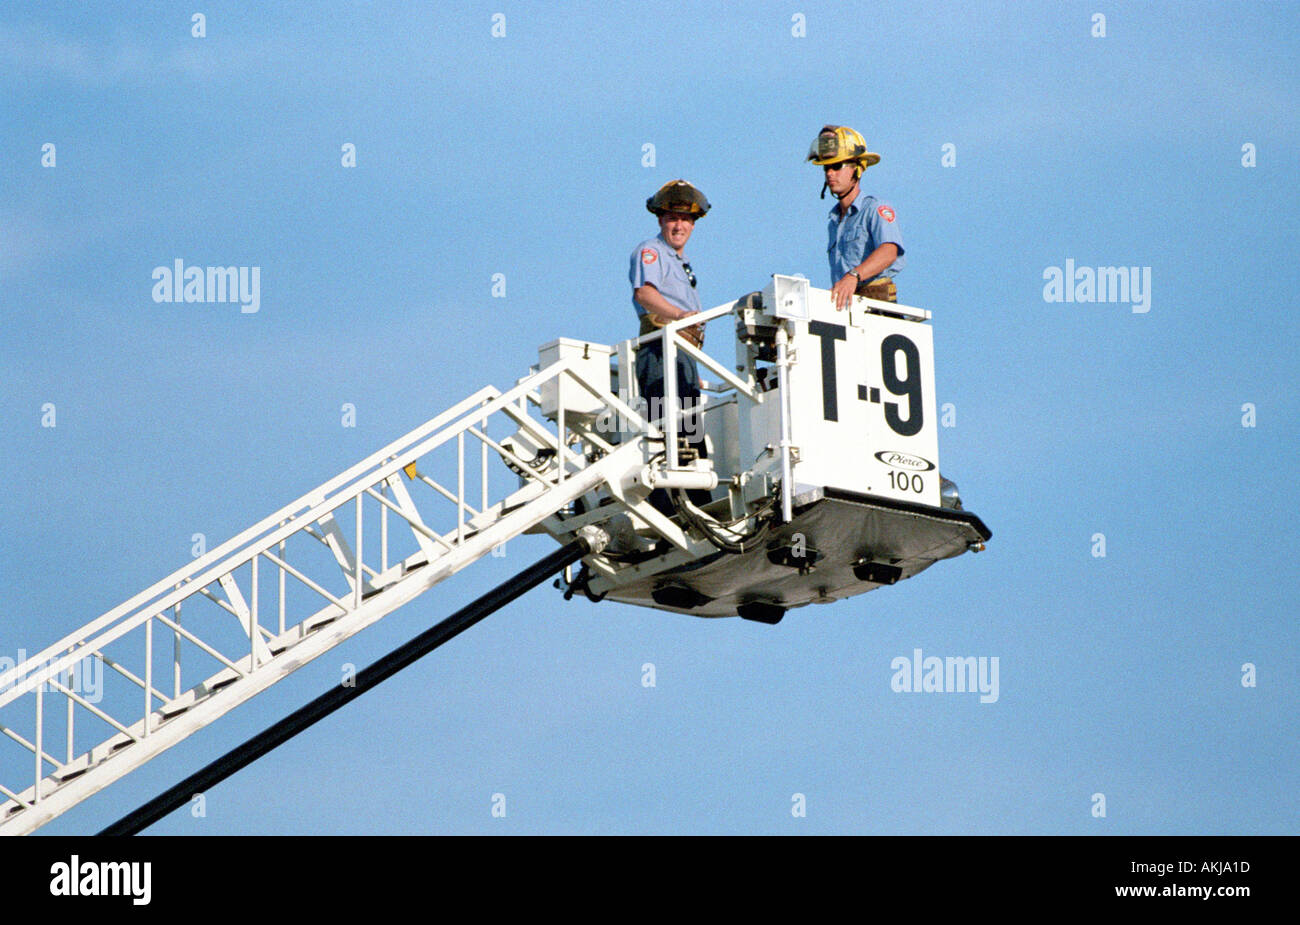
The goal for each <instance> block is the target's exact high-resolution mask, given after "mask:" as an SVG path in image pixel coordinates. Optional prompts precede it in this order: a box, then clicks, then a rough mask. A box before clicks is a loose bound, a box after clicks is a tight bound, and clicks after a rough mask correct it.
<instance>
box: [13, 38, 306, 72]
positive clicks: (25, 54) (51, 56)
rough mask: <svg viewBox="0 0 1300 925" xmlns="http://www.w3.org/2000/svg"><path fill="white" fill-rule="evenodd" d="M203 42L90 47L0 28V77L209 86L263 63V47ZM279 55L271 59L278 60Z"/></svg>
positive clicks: (134, 41) (112, 42)
mask: <svg viewBox="0 0 1300 925" xmlns="http://www.w3.org/2000/svg"><path fill="white" fill-rule="evenodd" d="M207 41H208V40H207V39H197V38H191V37H190V36H189V34H188V32H186V31H178V32H177V33H176V35H175V36H174V37H170V36H169V37H159V38H158V40H157V41H156V42H154V43H152V44H147V43H145V42H142V41H140V40H139V38H138V37H123V36H118V37H112V38H105V39H104V40H103V41H92V40H89V39H84V38H75V37H71V36H66V35H60V34H56V33H54V32H51V31H49V30H47V29H42V28H14V27H11V26H6V25H3V24H0V72H3V73H5V74H7V75H9V76H16V77H19V78H27V77H31V76H33V75H36V76H45V77H47V78H55V79H61V80H67V81H71V82H74V83H80V84H88V85H95V86H104V85H108V84H121V83H133V82H136V81H142V80H149V81H156V80H158V79H159V78H167V77H183V78H188V79H192V80H211V79H217V78H222V77H226V76H230V77H244V76H246V75H247V73H248V68H249V67H250V66H251V65H255V64H257V63H259V62H265V61H266V60H267V57H266V54H265V51H266V49H265V48H264V47H263V43H260V42H259V43H244V44H239V45H236V46H235V47H234V48H233V49H232V48H230V47H228V46H225V47H222V48H221V49H220V53H217V49H216V48H215V47H214V46H209V45H206V44H205V42H207ZM283 53H284V49H277V51H276V54H277V57H279V58H280V59H281V60H282V59H283Z"/></svg>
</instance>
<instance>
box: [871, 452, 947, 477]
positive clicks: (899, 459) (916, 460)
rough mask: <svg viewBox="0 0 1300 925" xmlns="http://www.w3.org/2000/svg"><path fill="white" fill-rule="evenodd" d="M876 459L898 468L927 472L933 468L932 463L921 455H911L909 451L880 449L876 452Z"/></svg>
mask: <svg viewBox="0 0 1300 925" xmlns="http://www.w3.org/2000/svg"><path fill="white" fill-rule="evenodd" d="M876 459H878V460H880V461H881V462H882V463H884V464H885V465H886V466H896V467H898V468H899V469H912V470H914V471H916V472H929V471H930V470H931V469H933V468H934V463H932V462H930V460H928V459H926V458H925V457H923V456H912V455H911V454H909V453H896V452H894V451H893V450H881V451H880V452H879V453H877V454H876Z"/></svg>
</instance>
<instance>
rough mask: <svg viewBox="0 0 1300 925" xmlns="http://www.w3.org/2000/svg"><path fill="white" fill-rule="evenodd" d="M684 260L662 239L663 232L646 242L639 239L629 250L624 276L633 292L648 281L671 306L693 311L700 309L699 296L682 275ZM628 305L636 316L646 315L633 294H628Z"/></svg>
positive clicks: (683, 272)
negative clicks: (629, 263)
mask: <svg viewBox="0 0 1300 925" xmlns="http://www.w3.org/2000/svg"><path fill="white" fill-rule="evenodd" d="M687 263H688V261H687V260H686V258H684V257H681V256H679V255H678V253H677V251H675V250H673V248H672V246H671V245H670V244H669V243H668V242H667V241H665V240H664V238H663V235H657V236H655V237H653V238H651V239H650V240H648V241H642V242H641V243H640V244H638V245H637V246H636V250H634V251H632V266H631V269H629V270H628V273H627V278H628V279H629V280H630V281H631V283H632V290H633V292H635V291H636V290H637V289H639V288H640V287H642V286H644V285H645V284H646V283H649V284H650V285H652V286H654V287H655V288H656V289H658V290H659V294H660V295H661V296H663V297H664V298H665V299H667V300H668V301H669V302H671V303H672V304H673V305H675V306H677V307H678V308H680V309H682V310H683V311H688V312H697V311H699V310H700V297H699V296H698V295H697V294H696V292H695V287H694V286H692V285H691V282H690V280H689V279H687V277H686V269H685V267H686V264H687ZM632 307H633V308H635V309H636V314H637V317H638V318H639V317H641V316H642V315H644V314H646V310H645V309H644V308H642V307H641V306H640V305H639V304H638V303H637V300H636V297H635V296H633V297H632Z"/></svg>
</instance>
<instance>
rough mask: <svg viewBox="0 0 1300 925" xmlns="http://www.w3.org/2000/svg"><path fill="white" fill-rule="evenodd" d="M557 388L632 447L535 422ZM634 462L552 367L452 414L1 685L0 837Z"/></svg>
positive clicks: (577, 381)
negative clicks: (544, 398)
mask: <svg viewBox="0 0 1300 925" xmlns="http://www.w3.org/2000/svg"><path fill="white" fill-rule="evenodd" d="M561 383H563V384H564V388H566V389H569V390H572V389H573V388H574V387H575V386H576V387H578V388H580V390H581V391H582V392H583V393H586V394H590V395H593V396H596V399H597V401H598V402H600V403H603V406H604V407H605V408H606V409H607V410H608V411H609V412H610V414H612V415H618V416H619V417H621V419H622V420H623V421H626V422H629V424H630V425H631V431H630V432H629V431H628V430H627V429H625V430H624V431H623V433H622V434H621V442H618V443H612V442H609V441H607V440H606V439H604V438H603V437H602V436H601V435H600V434H599V433H596V432H595V431H594V430H593V429H592V428H591V427H590V426H589V424H590V418H589V417H588V418H582V417H579V416H570V417H573V418H576V419H575V420H569V419H566V415H565V412H564V408H563V405H561V407H560V408H559V413H558V415H549V416H548V417H553V418H554V420H555V421H556V422H557V423H555V424H552V423H551V421H550V420H548V419H547V418H542V417H540V416H539V415H538V414H537V412H536V408H535V406H538V405H539V404H540V403H541V392H540V390H542V389H545V388H547V387H548V385H549V387H550V388H552V389H554V388H558V387H559V386H560V384H561ZM561 393H563V389H561ZM626 426H627V425H625V428H626ZM653 447H659V448H660V449H662V437H661V435H660V434H659V432H658V431H656V430H655V429H654V428H653V427H652V426H651V425H649V424H647V423H646V422H645V421H644V419H643V418H641V417H640V416H639V415H637V414H636V412H634V411H633V410H632V409H631V408H629V407H628V406H627V405H626V404H624V403H623V402H622V401H620V400H619V398H618V397H616V396H615V395H613V394H612V393H610V391H609V388H608V386H607V385H603V386H602V385H593V384H592V383H591V382H589V381H587V380H586V379H584V378H583V377H582V376H581V375H580V374H579V373H578V372H576V371H575V370H574V369H573V368H572V365H571V364H569V363H567V362H558V363H555V364H552V365H550V366H548V367H547V368H545V369H542V370H540V371H538V372H536V373H534V374H532V375H530V376H528V377H526V378H525V379H523V380H521V381H520V382H519V383H518V384H517V385H516V386H515V387H514V388H511V389H509V390H507V391H505V392H501V391H499V390H497V389H495V388H493V387H491V386H489V387H486V388H484V389H481V390H480V391H478V392H476V393H475V394H473V395H471V396H469V397H468V398H466V399H465V400H464V401H462V402H460V403H459V404H457V405H455V406H453V407H452V408H449V409H448V410H447V411H445V412H443V413H442V414H440V415H438V416H437V417H435V418H433V419H432V420H430V421H428V422H426V423H425V424H423V425H421V426H420V427H418V428H416V429H415V430H413V431H412V432H411V433H409V434H407V435H406V436H405V437H402V438H401V439H400V440H397V441H395V442H394V443H392V444H390V445H389V446H386V447H384V448H383V449H382V450H380V451H378V452H377V453H375V454H373V455H372V456H370V457H368V458H367V459H365V460H362V461H361V462H359V463H357V464H356V465H355V466H353V467H351V468H350V469H348V470H347V471H345V472H343V473H341V474H339V475H338V476H336V477H335V478H333V479H330V480H329V481H328V482H326V483H325V484H323V485H321V486H320V487H318V488H316V489H314V490H313V491H311V492H308V493H307V494H306V495H304V496H303V497H301V498H299V499H298V500H296V501H294V502H293V503H291V504H289V505H288V506H286V507H284V508H282V509H281V510H279V511H277V512H275V513H274V514H272V515H271V516H269V517H267V518H266V519H265V520H263V521H261V522H260V523H258V524H256V525H254V526H252V527H250V528H248V529H247V530H245V531H243V532H242V533H240V534H239V535H237V536H235V537H234V538H232V539H231V540H229V541H228V542H226V543H223V544H222V545H220V546H218V547H217V548H215V549H213V550H211V551H210V552H208V553H207V554H205V555H203V556H201V557H199V558H198V559H196V560H194V561H193V562H191V563H190V564H189V565H187V566H186V567H184V568H182V569H180V570H178V571H176V572H174V573H172V574H171V575H168V576H167V577H166V578H164V579H162V580H161V581H159V582H158V583H156V584H154V585H152V586H151V587H149V588H147V589H146V590H144V591H142V592H140V593H139V594H137V595H135V596H134V597H132V598H131V599H130V600H127V601H125V602H124V603H122V604H121V605H119V606H118V607H115V608H113V609H112V610H110V611H108V612H107V613H105V614H103V615H102V616H100V617H99V618H97V619H95V620H93V621H91V622H90V623H88V624H87V625H86V626H84V627H82V628H81V629H79V630H77V631H76V632H74V633H71V634H70V635H68V636H66V637H64V638H63V639H61V640H59V641H58V642H56V643H54V644H53V645H50V646H49V647H47V648H46V649H44V650H43V651H41V652H39V653H37V654H36V655H34V656H32V657H30V658H28V659H27V660H26V661H25V662H24V663H23V664H21V665H17V666H15V667H14V668H12V669H11V670H9V671H7V672H5V673H4V674H3V675H0V799H2V800H5V801H6V802H4V803H3V804H0V834H23V833H27V832H31V831H33V830H35V829H36V828H38V827H39V826H41V825H42V824H44V823H45V822H48V821H49V820H51V819H53V818H54V817H56V816H58V815H59V814H60V813H62V812H64V811H66V810H67V809H69V808H70V807H72V806H74V805H76V804H77V803H78V802H80V801H81V800H83V799H85V798H87V797H89V796H91V795H92V794H94V793H96V792H97V791H99V790H101V789H102V788H104V787H106V786H108V785H109V784H111V783H112V782H113V781H115V780H117V779H118V778H120V777H122V776H124V775H125V774H127V773H129V772H130V771H132V770H134V769H135V768H137V767H139V766H141V765H142V764H144V763H145V762H147V761H149V760H150V759H151V758H153V757H154V756H156V755H157V754H159V753H161V752H162V751H164V750H165V749H167V748H169V747H170V746H172V745H174V744H176V743H177V742H179V741H181V740H182V739H184V738H185V737H187V736H188V735H190V734H191V733H193V732H195V731H197V730H198V729H201V728H202V727H203V726H205V725H207V724H208V723H210V722H212V721H213V720H215V719H217V718H218V717H220V716H221V715H223V714H224V713H226V712H227V711H229V710H231V709H232V708H234V707H236V706H238V705H239V704H240V703H243V702H244V701H246V700H248V699H249V698H250V697H252V696H253V695H255V694H257V693H258V692H259V691H262V690H264V689H266V688H267V687H270V686H271V685H272V684H274V683H275V682H276V681H278V680H280V679H281V678H283V677H285V676H286V675H288V674H289V673H291V672H292V671H294V670H295V669H297V668H299V667H301V666H302V665H304V664H306V663H307V662H309V661H311V660H312V659H314V658H316V657H317V656H319V655H321V654H323V653H325V652H327V651H329V650H330V649H331V648H333V647H334V646H336V645H338V644H339V643H341V642H343V641H344V640H345V639H347V638H349V637H351V636H352V635H354V634H355V633H357V632H359V631H360V630H362V629H364V628H365V627H366V626H368V625H370V624H372V623H374V622H375V621H377V620H379V619H380V618H382V617H383V616H385V615H386V614H388V613H390V612H392V611H393V610H394V609H396V608H397V607H399V606H401V605H402V604H404V603H406V602H407V601H409V600H411V599H412V598H414V597H416V596H417V595H419V594H421V593H423V592H424V591H426V590H428V589H429V588H431V587H432V586H433V585H435V584H437V583H438V582H440V581H442V580H443V579H445V578H447V577H449V576H451V575H453V574H455V573H456V572H458V571H460V570H461V569H463V568H464V567H465V566H467V565H469V564H471V563H473V562H474V561H476V560H478V559H480V558H482V557H483V556H488V555H491V554H492V553H493V551H494V550H497V549H500V548H501V547H503V544H505V543H506V542H507V541H508V540H510V539H511V538H513V537H516V536H519V535H520V534H522V533H525V532H529V531H532V532H536V531H537V530H538V525H539V524H541V523H542V522H543V521H544V520H546V519H547V518H549V517H552V516H553V515H554V514H556V513H557V512H560V511H563V510H565V509H566V508H567V507H568V506H570V505H571V504H572V502H573V501H574V500H575V499H577V498H579V497H581V496H582V495H583V494H586V493H588V492H591V491H594V490H596V489H598V488H600V487H602V486H605V487H607V488H608V487H610V486H613V487H614V489H615V490H617V489H618V486H619V485H621V484H623V483H624V482H625V481H626V480H627V479H628V478H629V477H631V475H632V474H634V473H635V472H637V471H638V470H639V469H640V468H641V467H643V466H644V465H645V461H646V459H647V457H648V454H649V453H650V452H651V450H652V449H653ZM494 487H495V489H496V491H495V493H494V491H493V490H492V489H493V488H494Z"/></svg>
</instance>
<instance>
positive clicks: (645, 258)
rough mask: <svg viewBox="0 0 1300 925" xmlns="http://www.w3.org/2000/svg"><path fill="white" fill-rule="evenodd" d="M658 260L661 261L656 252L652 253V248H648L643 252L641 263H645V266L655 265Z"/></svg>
mask: <svg viewBox="0 0 1300 925" xmlns="http://www.w3.org/2000/svg"><path fill="white" fill-rule="evenodd" d="M658 259H659V255H658V254H656V253H655V252H654V251H652V250H651V249H650V248H648V247H647V248H646V249H645V250H643V251H641V262H642V263H645V264H651V263H654V262H655V261H656V260H658Z"/></svg>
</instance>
